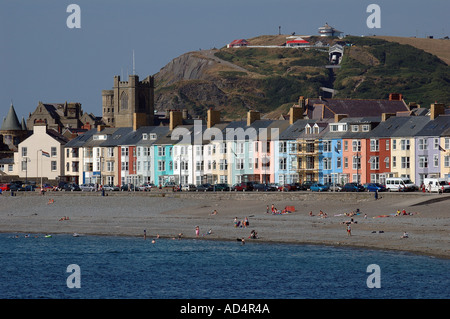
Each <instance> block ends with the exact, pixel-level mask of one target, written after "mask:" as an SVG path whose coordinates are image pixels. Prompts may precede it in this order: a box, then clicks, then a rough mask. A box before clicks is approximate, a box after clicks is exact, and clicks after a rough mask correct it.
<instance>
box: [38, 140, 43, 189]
mask: <svg viewBox="0 0 450 319" xmlns="http://www.w3.org/2000/svg"><path fill="white" fill-rule="evenodd" d="M39 151H41V189H42V186H43V185H42V149H40V150H39ZM39 151H38V153H39ZM38 176H39V174H38Z"/></svg>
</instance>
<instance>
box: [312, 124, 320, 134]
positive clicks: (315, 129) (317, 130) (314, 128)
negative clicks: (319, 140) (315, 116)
mask: <svg viewBox="0 0 450 319" xmlns="http://www.w3.org/2000/svg"><path fill="white" fill-rule="evenodd" d="M313 131H314V134H319V126H318V125H317V124H316V125H314V127H313Z"/></svg>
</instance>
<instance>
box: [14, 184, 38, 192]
mask: <svg viewBox="0 0 450 319" xmlns="http://www.w3.org/2000/svg"><path fill="white" fill-rule="evenodd" d="M18 190H19V191H23V192H34V191H35V190H36V185H32V184H28V185H23V186H22V187H20V189H18Z"/></svg>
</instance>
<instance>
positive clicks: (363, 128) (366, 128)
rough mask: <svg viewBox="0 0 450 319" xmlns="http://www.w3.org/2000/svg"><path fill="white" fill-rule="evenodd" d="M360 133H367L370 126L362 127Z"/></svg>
mask: <svg viewBox="0 0 450 319" xmlns="http://www.w3.org/2000/svg"><path fill="white" fill-rule="evenodd" d="M362 131H363V132H369V131H370V125H367V124H365V125H363V126H362Z"/></svg>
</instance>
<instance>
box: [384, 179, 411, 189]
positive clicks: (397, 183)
mask: <svg viewBox="0 0 450 319" xmlns="http://www.w3.org/2000/svg"><path fill="white" fill-rule="evenodd" d="M386 189H387V191H388V192H406V191H415V190H417V189H418V188H417V186H416V185H415V184H414V183H413V182H412V181H411V180H410V179H409V178H403V177H389V178H387V179H386Z"/></svg>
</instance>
